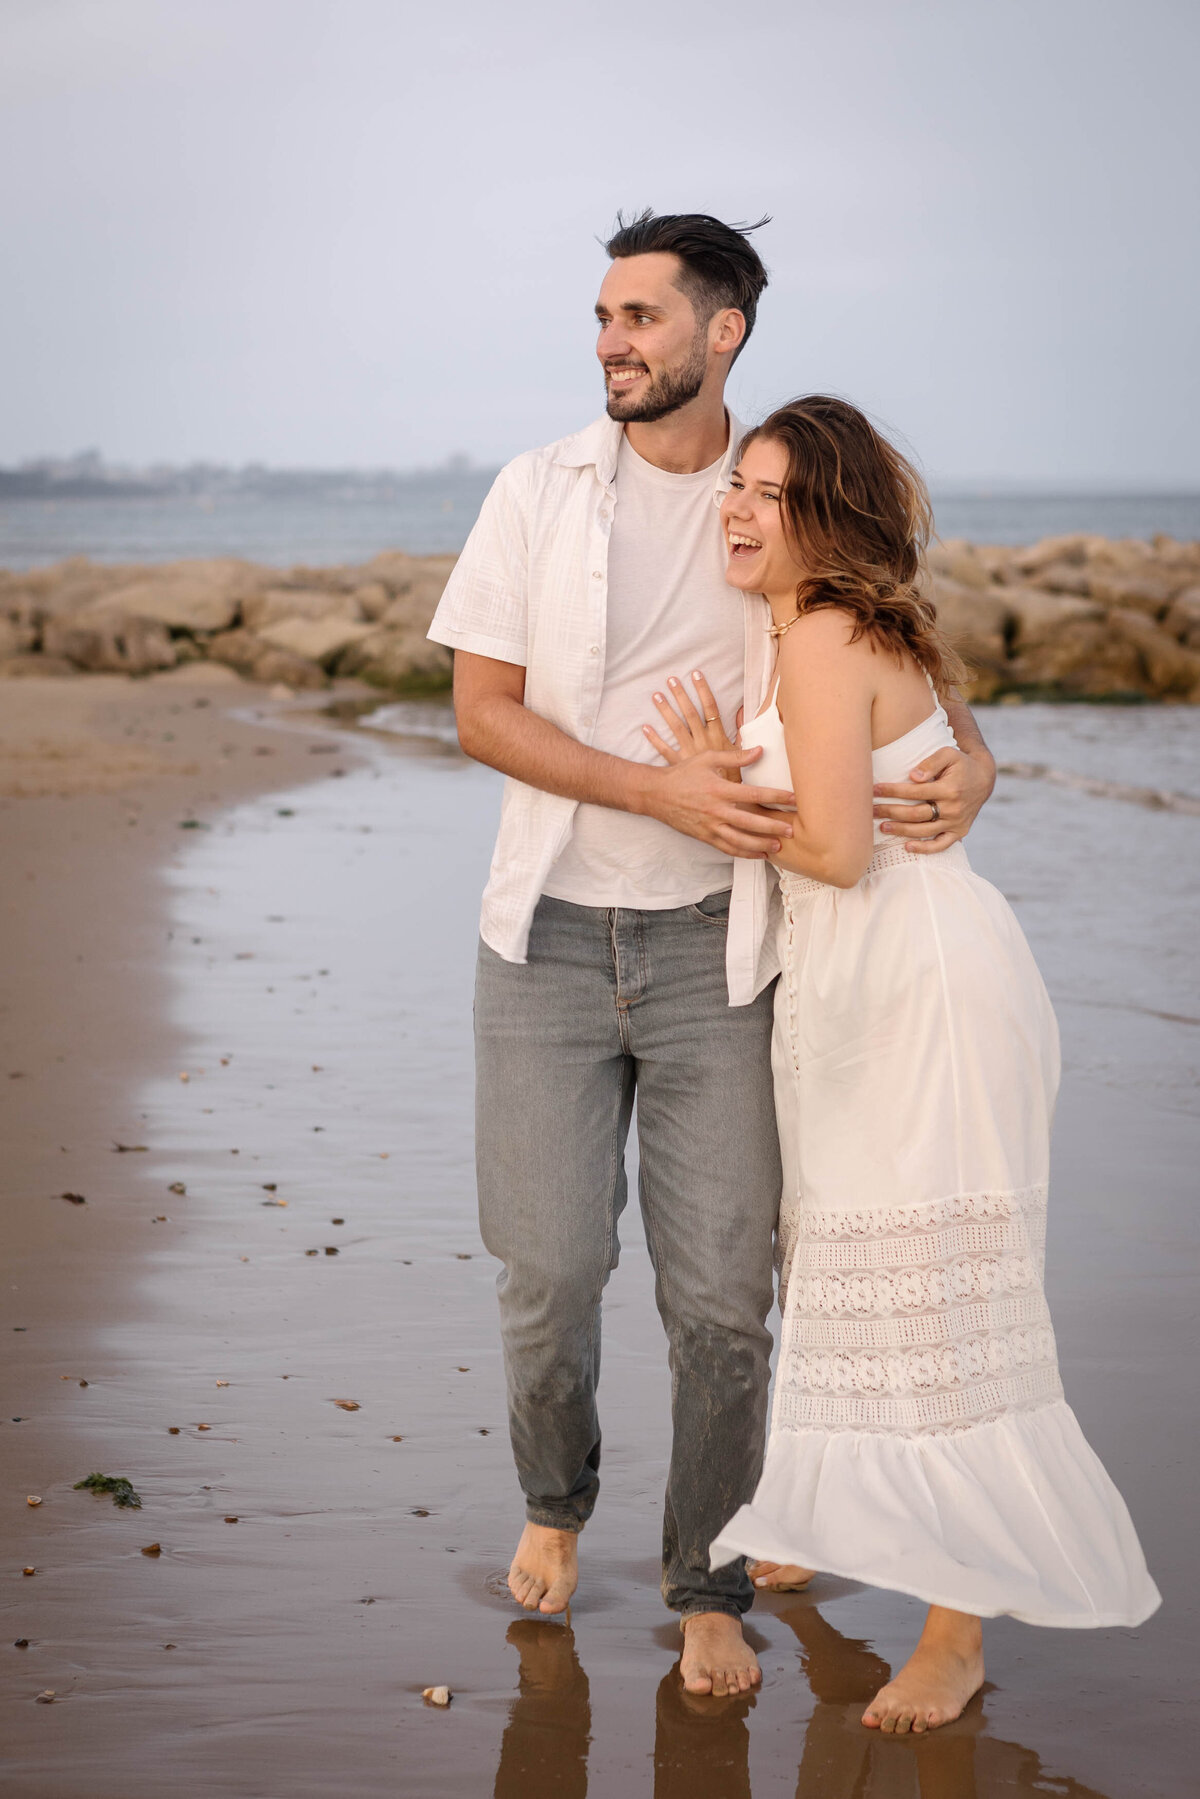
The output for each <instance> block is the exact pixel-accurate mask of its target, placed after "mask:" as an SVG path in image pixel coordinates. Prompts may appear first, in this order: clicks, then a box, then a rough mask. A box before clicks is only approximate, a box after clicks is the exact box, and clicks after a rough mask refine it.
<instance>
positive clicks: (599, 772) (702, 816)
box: [454, 650, 795, 861]
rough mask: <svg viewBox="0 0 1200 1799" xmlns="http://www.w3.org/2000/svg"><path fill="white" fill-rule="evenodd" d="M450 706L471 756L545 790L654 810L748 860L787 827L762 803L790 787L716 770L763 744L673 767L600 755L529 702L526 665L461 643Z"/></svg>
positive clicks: (743, 762) (751, 755)
mask: <svg viewBox="0 0 1200 1799" xmlns="http://www.w3.org/2000/svg"><path fill="white" fill-rule="evenodd" d="M454 712H455V717H456V718H457V720H458V740H459V742H460V744H461V745H462V747H463V750H464V751H465V753H466V754H467V755H468V756H471V757H473V758H474V759H475V761H476V762H485V763H486V764H487V765H488V767H489V768H498V769H499V770H500V771H501V773H503V774H506V775H511V776H512V777H513V779H514V780H517V781H524V782H525V784H526V786H528V787H538V788H540V789H541V790H542V791H543V792H544V793H557V794H560V795H561V796H562V797H563V798H564V799H570V800H583V801H586V802H587V803H589V804H590V805H593V806H608V807H611V808H612V809H613V810H614V811H617V812H634V813H639V814H642V815H644V816H646V817H650V818H657V819H659V820H661V822H662V823H663V824H666V825H669V826H670V827H671V829H672V830H675V831H680V832H682V833H683V835H684V836H685V837H696V838H698V839H699V840H700V841H701V842H702V843H711V844H712V845H713V847H714V848H716V849H719V850H721V851H722V852H723V853H724V854H725V855H727V856H741V857H744V858H747V859H748V860H751V861H762V860H763V859H764V858H765V857H767V856H769V855H772V854H774V853H775V851H777V850H778V849H779V847H780V841H781V839H782V838H784V837H790V836H791V834H792V827H791V825H790V824H788V823H787V822H786V820H782V819H781V818H780V817H779V814H778V813H774V812H768V811H766V810H764V807H765V806H768V805H771V806H792V805H794V803H795V802H794V799H793V796H792V795H791V794H790V793H783V792H779V791H777V790H776V789H775V788H770V787H765V788H753V787H751V788H747V787H739V786H736V785H734V784H733V783H732V782H731V781H728V780H725V779H724V778H723V776H722V772H721V771H722V770H723V769H740V768H745V767H747V766H748V765H749V764H750V763H751V762H755V761H757V759H758V758H759V756H760V755H761V754H762V751H761V750H760V749H752V750H724V751H722V750H708V751H706V752H705V753H704V754H703V755H701V756H693V757H692V758H691V759H690V760H689V761H687V762H685V763H681V764H680V765H679V766H678V767H674V768H653V767H648V766H647V765H645V764H644V763H641V762H628V761H626V760H625V759H624V757H622V756H610V755H607V754H605V752H604V751H602V750H593V749H590V748H589V747H588V745H587V744H584V743H578V742H577V741H576V740H575V738H573V737H569V736H568V735H567V734H566V732H565V731H560V730H559V729H558V727H557V726H556V725H552V724H551V723H550V722H549V720H548V719H544V718H540V717H539V716H538V714H537V713H536V712H531V711H530V710H529V708H528V706H526V705H525V670H524V669H523V668H521V667H519V666H518V665H517V664H516V663H513V662H498V661H495V660H494V659H493V658H492V657H490V656H476V655H472V654H471V653H470V652H468V651H465V650H459V651H457V652H456V654H455V657H454ZM740 796H744V797H740ZM751 796H753V798H751ZM747 801H749V802H750V803H747ZM755 801H759V802H761V803H755Z"/></svg>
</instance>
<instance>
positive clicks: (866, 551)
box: [740, 394, 965, 693]
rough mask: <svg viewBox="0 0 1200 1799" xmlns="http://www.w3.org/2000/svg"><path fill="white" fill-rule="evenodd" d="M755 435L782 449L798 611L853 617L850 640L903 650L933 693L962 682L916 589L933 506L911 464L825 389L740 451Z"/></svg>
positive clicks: (758, 431)
mask: <svg viewBox="0 0 1200 1799" xmlns="http://www.w3.org/2000/svg"><path fill="white" fill-rule="evenodd" d="M756 438H764V439H767V440H769V441H770V442H772V443H778V444H781V445H782V446H783V448H784V450H785V451H786V452H787V459H788V468H787V476H786V479H785V481H784V484H783V491H782V493H781V495H780V505H781V507H782V510H783V518H784V525H785V528H786V530H787V533H788V536H789V538H790V539H791V540H792V550H793V554H794V555H795V557H796V561H797V562H798V563H799V564H800V566H801V567H802V568H803V569H804V571H805V572H804V578H803V579H802V580H801V581H800V582H799V583H798V584H797V587H796V610H797V612H799V613H804V612H811V611H812V610H814V608H816V607H818V606H837V607H838V608H839V609H840V610H841V611H843V612H848V613H849V614H850V616H851V618H852V619H853V620H854V629H853V634H852V639H851V641H857V640H858V639H859V638H860V637H867V638H870V639H872V640H873V641H874V642H875V643H877V644H879V645H880V646H881V647H882V648H884V649H888V650H890V651H891V652H892V653H893V654H894V655H896V656H897V657H901V658H902V657H905V656H911V657H912V659H913V661H914V662H916V663H917V664H918V665H919V666H920V667H921V668H923V669H924V670H925V671H926V673H927V674H928V675H929V676H930V678H931V679H932V681H933V684H934V686H935V687H936V688H937V689H938V690H939V692H941V693H945V692H946V691H947V690H948V689H949V688H950V687H951V686H952V685H953V683H954V682H956V681H961V680H962V679H963V678H964V675H965V670H964V668H963V665H962V663H961V662H960V661H959V659H958V657H957V656H956V655H955V653H954V651H953V650H952V649H951V648H950V645H949V644H948V643H947V642H946V640H945V638H944V637H943V636H942V634H941V632H940V631H939V630H938V626H937V613H936V610H935V608H934V605H933V603H932V601H931V600H930V599H928V598H927V597H926V595H925V593H924V592H923V591H922V588H921V578H922V576H923V574H924V572H925V564H924V555H925V546H926V544H927V543H928V541H929V537H930V534H931V532H932V529H933V512H932V509H931V507H930V504H929V493H928V491H927V489H926V486H925V483H924V481H922V479H921V477H920V475H918V473H917V471H916V470H915V469H914V468H913V467H912V465H911V463H909V462H907V461H906V460H905V458H904V457H903V456H902V455H901V454H900V452H899V450H897V449H896V448H895V447H894V445H892V444H890V443H888V441H887V439H886V438H885V437H881V436H880V434H879V432H878V431H876V429H875V427H874V425H872V423H871V421H870V420H869V419H868V418H867V417H866V416H865V414H863V413H861V412H859V410H858V408H857V407H855V406H851V405H850V404H849V403H848V402H847V401H846V400H838V399H834V398H832V397H831V396H830V395H829V394H806V395H805V396H804V397H803V399H799V400H789V401H788V403H787V405H786V406H780V407H779V408H778V410H777V411H775V412H773V413H772V414H771V416H770V418H768V419H764V420H763V422H762V424H761V425H758V426H756V428H755V429H754V430H753V431H749V432H747V434H746V436H745V437H744V438H743V439H742V444H741V452H740V453H742V454H744V452H745V450H746V448H747V446H748V445H750V444H752V443H753V442H754V440H755V439H756Z"/></svg>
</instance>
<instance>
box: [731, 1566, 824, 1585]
mask: <svg viewBox="0 0 1200 1799" xmlns="http://www.w3.org/2000/svg"><path fill="white" fill-rule="evenodd" d="M746 1573H747V1574H748V1575H749V1576H750V1578H751V1580H752V1581H753V1582H754V1584H755V1586H756V1587H758V1588H759V1589H760V1590H761V1591H762V1592H764V1593H803V1591H804V1589H805V1587H806V1586H808V1584H809V1582H810V1581H811V1580H813V1579H814V1578H815V1572H814V1570H813V1569H812V1568H797V1567H795V1566H794V1565H793V1564H792V1563H791V1562H747V1563H746Z"/></svg>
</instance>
